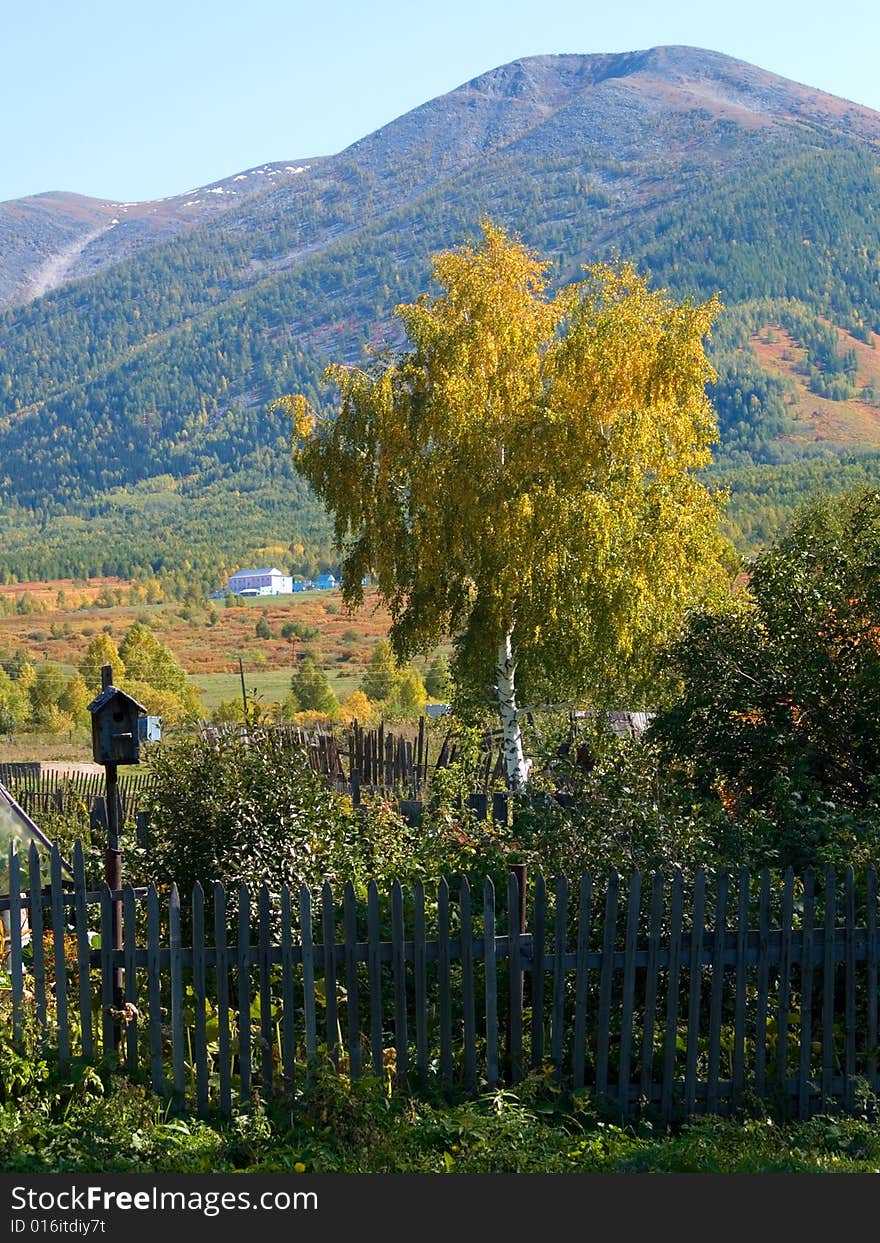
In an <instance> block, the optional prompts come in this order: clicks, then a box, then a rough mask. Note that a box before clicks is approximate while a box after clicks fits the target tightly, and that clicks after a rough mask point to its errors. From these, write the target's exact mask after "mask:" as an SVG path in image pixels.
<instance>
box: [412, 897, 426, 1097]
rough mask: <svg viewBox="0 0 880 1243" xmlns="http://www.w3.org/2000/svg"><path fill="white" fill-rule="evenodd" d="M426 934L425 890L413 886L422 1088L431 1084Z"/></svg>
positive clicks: (417, 1043) (415, 995)
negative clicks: (429, 1080)
mask: <svg viewBox="0 0 880 1243" xmlns="http://www.w3.org/2000/svg"><path fill="white" fill-rule="evenodd" d="M426 942H427V936H426V932H425V887H424V885H423V884H422V882H421V881H416V882H415V884H414V886H413V995H414V1004H415V1019H416V1068H417V1070H418V1075H419V1081H420V1082H421V1083H422V1085H426V1084H427V1082H428V961H427V951H426V948H425V946H426Z"/></svg>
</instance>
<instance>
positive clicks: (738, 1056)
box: [731, 868, 750, 1100]
mask: <svg viewBox="0 0 880 1243" xmlns="http://www.w3.org/2000/svg"><path fill="white" fill-rule="evenodd" d="M749 889H750V876H749V872H748V869H747V868H742V870H741V871H740V874H739V892H738V895H737V912H736V965H735V967H734V985H733V987H734V1007H733V1072H732V1083H731V1090H732V1092H733V1097H734V1100H738V1099H739V1098H740V1097H741V1096H742V1092H743V1088H744V1087H745V1044H746V971H747V966H746V944H747V939H748V935H749Z"/></svg>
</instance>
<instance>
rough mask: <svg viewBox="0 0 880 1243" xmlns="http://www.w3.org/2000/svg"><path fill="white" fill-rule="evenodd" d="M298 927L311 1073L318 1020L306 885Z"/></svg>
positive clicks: (311, 1070)
mask: <svg viewBox="0 0 880 1243" xmlns="http://www.w3.org/2000/svg"><path fill="white" fill-rule="evenodd" d="M299 927H300V941H301V944H302V971H303V1019H304V1023H305V1029H306V1065H307V1067H308V1070H309V1072H310V1073H311V1072H313V1071H314V1068H315V1064H316V1062H317V1060H318V1020H317V1015H316V1013H315V944H314V939H313V932H312V895H311V893H310V892H309V889H308V886H307V885H302V886H301V887H300V891H299Z"/></svg>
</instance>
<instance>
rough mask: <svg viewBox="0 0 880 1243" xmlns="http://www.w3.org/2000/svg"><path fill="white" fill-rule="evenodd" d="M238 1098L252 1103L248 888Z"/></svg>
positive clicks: (241, 941) (242, 911)
mask: <svg viewBox="0 0 880 1243" xmlns="http://www.w3.org/2000/svg"><path fill="white" fill-rule="evenodd" d="M237 958H238V1005H237V1006H236V1011H237V1016H238V1097H239V1100H240V1101H241V1102H242V1104H245V1105H246V1104H248V1102H249V1101H250V1099H251V900H250V894H249V892H248V889H247V886H246V885H240V886H239V889H238V946H237Z"/></svg>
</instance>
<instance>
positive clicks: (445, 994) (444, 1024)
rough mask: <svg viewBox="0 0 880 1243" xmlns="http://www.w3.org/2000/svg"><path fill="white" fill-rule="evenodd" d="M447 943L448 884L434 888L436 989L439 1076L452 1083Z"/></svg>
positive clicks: (450, 979)
mask: <svg viewBox="0 0 880 1243" xmlns="http://www.w3.org/2000/svg"><path fill="white" fill-rule="evenodd" d="M450 964H451V950H450V945H449V885H448V884H447V882H446V881H445V880H441V881H440V884H439V886H438V887H437V990H438V994H439V997H438V1003H439V1011H440V1078H441V1079H442V1080H443V1082H444V1083H445V1084H451V1083H452V972H451V965H450Z"/></svg>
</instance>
